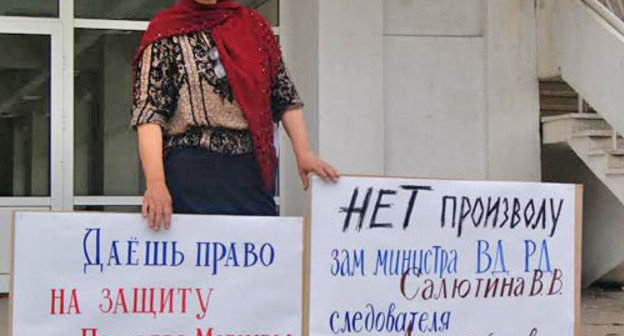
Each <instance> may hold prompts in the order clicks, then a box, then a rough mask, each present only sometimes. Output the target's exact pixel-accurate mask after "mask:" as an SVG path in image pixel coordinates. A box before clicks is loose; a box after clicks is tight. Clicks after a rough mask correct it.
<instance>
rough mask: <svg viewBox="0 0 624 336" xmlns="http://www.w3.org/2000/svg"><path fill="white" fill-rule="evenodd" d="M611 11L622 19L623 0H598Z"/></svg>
mask: <svg viewBox="0 0 624 336" xmlns="http://www.w3.org/2000/svg"><path fill="white" fill-rule="evenodd" d="M598 2H600V3H601V4H602V5H603V6H604V7H605V8H607V9H608V10H609V11H610V12H611V13H613V14H615V16H617V17H618V18H619V19H620V20H622V21H624V0H598Z"/></svg>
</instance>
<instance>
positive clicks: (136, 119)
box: [130, 38, 178, 128]
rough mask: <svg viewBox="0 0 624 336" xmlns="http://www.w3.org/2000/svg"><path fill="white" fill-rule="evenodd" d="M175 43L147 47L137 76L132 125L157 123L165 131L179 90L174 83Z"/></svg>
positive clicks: (161, 43) (165, 42) (162, 40)
mask: <svg viewBox="0 0 624 336" xmlns="http://www.w3.org/2000/svg"><path fill="white" fill-rule="evenodd" d="M173 50H174V49H173V40H172V39H171V38H163V39H160V40H158V41H155V42H153V43H152V44H150V45H148V46H147V47H146V48H145V49H144V50H143V52H142V54H141V59H140V60H139V62H138V65H137V71H136V73H135V74H134V76H135V79H134V87H133V90H132V110H131V120H130V125H131V126H132V127H136V126H138V125H141V124H147V123H155V124H158V125H160V126H161V127H163V128H165V127H166V124H167V122H168V120H169V119H170V118H171V116H172V114H173V113H174V111H175V107H176V103H177V97H178V91H177V89H176V88H175V85H174V83H175V80H174V66H175V64H174V60H175V59H174V54H173Z"/></svg>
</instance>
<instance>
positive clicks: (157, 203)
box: [141, 181, 173, 231]
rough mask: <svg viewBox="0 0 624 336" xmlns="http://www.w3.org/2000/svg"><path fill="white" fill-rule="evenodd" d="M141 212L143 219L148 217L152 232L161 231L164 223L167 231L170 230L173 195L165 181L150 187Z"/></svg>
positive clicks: (144, 197)
mask: <svg viewBox="0 0 624 336" xmlns="http://www.w3.org/2000/svg"><path fill="white" fill-rule="evenodd" d="M141 212H142V213H143V217H147V222H148V224H149V226H150V227H151V228H152V230H154V231H158V230H160V226H161V225H162V222H163V221H164V227H165V229H167V230H169V228H170V227H171V214H172V213H173V208H172V205H171V195H170V194H169V189H167V184H166V183H165V182H164V181H162V182H156V183H153V184H150V185H148V187H147V190H145V195H143V206H142V207H141Z"/></svg>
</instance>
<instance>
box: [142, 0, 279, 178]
mask: <svg viewBox="0 0 624 336" xmlns="http://www.w3.org/2000/svg"><path fill="white" fill-rule="evenodd" d="M204 29H210V30H211V32H212V37H213V39H214V41H215V43H216V45H217V49H218V50H219V57H220V59H221V63H223V66H224V67H225V71H226V73H227V76H228V79H229V81H230V86H231V87H232V92H233V94H234V97H235V99H236V101H237V102H238V104H239V106H240V107H241V110H242V111H243V114H244V115H245V119H247V123H248V125H249V130H250V132H251V134H252V138H253V147H254V154H255V157H256V160H257V161H258V164H259V166H260V170H261V172H262V178H263V180H264V182H265V186H266V188H267V189H268V190H271V189H272V187H273V183H274V171H275V165H276V162H277V158H276V155H275V148H274V146H273V118H272V114H271V87H272V84H273V80H274V79H275V77H276V76H277V72H278V69H279V63H280V62H279V58H280V55H281V53H280V48H279V45H278V43H277V41H276V39H275V37H274V35H273V30H272V29H271V25H270V24H269V23H268V21H267V20H266V19H265V18H264V17H263V16H262V15H261V14H260V13H258V12H257V11H255V10H253V9H248V8H246V7H244V6H241V5H240V4H238V3H237V2H236V1H233V0H220V1H219V2H217V3H216V4H215V5H202V4H199V3H197V2H195V1H194V0H178V1H177V2H176V3H175V4H174V5H173V6H171V7H170V8H168V9H166V10H164V11H161V12H159V13H158V14H157V15H156V16H155V17H154V18H153V19H152V20H151V21H150V24H149V26H148V28H147V30H146V31H145V32H144V33H143V36H142V38H141V44H140V46H139V48H138V49H137V51H136V54H135V56H134V60H133V62H132V69H133V72H134V75H133V76H132V78H133V80H134V79H135V78H136V71H137V68H138V62H139V59H140V55H141V53H142V52H143V50H144V49H145V48H146V47H147V46H148V45H149V44H151V43H152V42H154V41H157V40H159V39H161V38H163V37H167V36H174V35H180V34H186V33H190V32H194V31H198V30H204ZM132 87H133V88H134V84H133V85H132Z"/></svg>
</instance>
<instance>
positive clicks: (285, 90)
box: [271, 57, 304, 122]
mask: <svg viewBox="0 0 624 336" xmlns="http://www.w3.org/2000/svg"><path fill="white" fill-rule="evenodd" d="M303 106H304V104H303V101H302V100H301V97H300V96H299V93H298V92H297V89H296V88H295V84H294V83H293V81H292V79H291V77H290V74H289V72H288V68H287V67H286V64H285V63H284V59H283V58H282V57H280V66H279V69H278V72H277V76H276V79H275V81H274V82H273V88H272V91H271V109H272V112H273V120H274V121H276V122H278V121H280V120H281V119H282V116H283V115H284V113H286V112H287V111H290V110H294V109H298V108H302V107H303Z"/></svg>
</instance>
